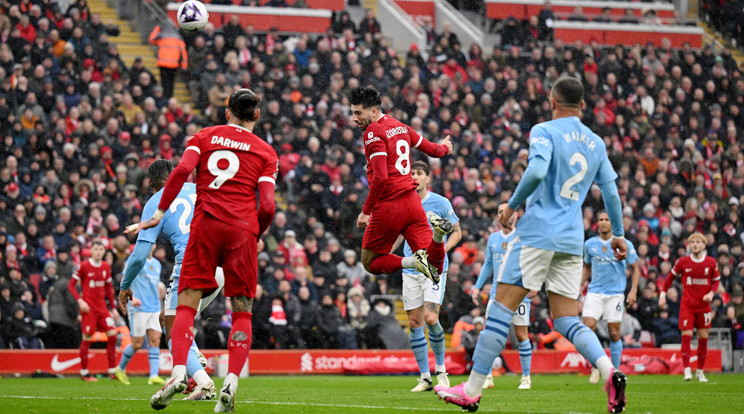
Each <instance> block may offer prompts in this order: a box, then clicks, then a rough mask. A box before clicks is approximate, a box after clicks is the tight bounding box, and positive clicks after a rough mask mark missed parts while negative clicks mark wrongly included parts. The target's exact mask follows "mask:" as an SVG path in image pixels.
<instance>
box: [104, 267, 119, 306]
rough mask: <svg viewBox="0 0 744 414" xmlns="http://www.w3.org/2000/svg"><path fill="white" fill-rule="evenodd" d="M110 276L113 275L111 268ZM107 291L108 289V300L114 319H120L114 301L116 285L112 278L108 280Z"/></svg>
mask: <svg viewBox="0 0 744 414" xmlns="http://www.w3.org/2000/svg"><path fill="white" fill-rule="evenodd" d="M109 274H111V269H110V268H109ZM105 289H106V295H107V296H108V300H109V306H110V307H111V316H112V317H114V318H118V317H119V314H118V313H117V312H116V303H117V302H116V301H115V300H114V283H113V282H112V280H111V278H108V279H107V280H106V284H105Z"/></svg>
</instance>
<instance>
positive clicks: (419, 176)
mask: <svg viewBox="0 0 744 414" xmlns="http://www.w3.org/2000/svg"><path fill="white" fill-rule="evenodd" d="M429 172H431V169H430V168H429V164H427V163H425V162H423V161H416V162H414V163H413V164H412V165H411V177H412V178H413V181H416V184H418V188H416V190H417V191H424V190H426V189H427V188H428V187H429V183H430V182H431V178H430V177H429ZM424 195H426V194H424Z"/></svg>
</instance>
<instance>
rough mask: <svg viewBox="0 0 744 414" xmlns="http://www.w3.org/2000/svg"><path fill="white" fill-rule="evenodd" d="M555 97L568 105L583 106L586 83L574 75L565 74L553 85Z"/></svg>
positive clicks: (559, 101)
mask: <svg viewBox="0 0 744 414" xmlns="http://www.w3.org/2000/svg"><path fill="white" fill-rule="evenodd" d="M553 98H555V100H556V101H558V103H560V104H563V105H567V106H576V107H580V106H581V101H582V100H584V85H582V84H581V82H580V81H579V80H577V79H576V78H574V77H572V76H564V77H562V78H560V79H558V81H556V83H555V85H553Z"/></svg>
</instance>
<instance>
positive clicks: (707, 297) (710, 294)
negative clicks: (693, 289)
mask: <svg viewBox="0 0 744 414" xmlns="http://www.w3.org/2000/svg"><path fill="white" fill-rule="evenodd" d="M712 301H713V292H708V293H706V294H705V296H703V302H707V303H710V302H712Z"/></svg>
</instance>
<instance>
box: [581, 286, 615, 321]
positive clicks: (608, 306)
mask: <svg viewBox="0 0 744 414" xmlns="http://www.w3.org/2000/svg"><path fill="white" fill-rule="evenodd" d="M624 301H625V295H623V294H622V293H618V294H615V295H606V294H604V293H592V292H587V294H586V297H585V298H584V308H583V310H582V311H581V314H582V316H583V317H585V318H593V319H594V320H597V321H598V320H599V319H600V318H602V317H604V319H605V320H606V321H607V322H609V323H614V322H617V323H620V322H622V320H623V313H624V312H625V306H624V304H623V302H624Z"/></svg>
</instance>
